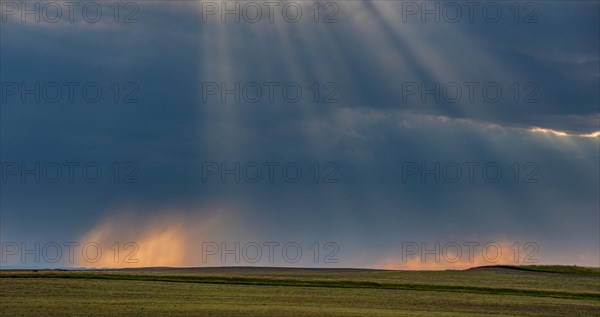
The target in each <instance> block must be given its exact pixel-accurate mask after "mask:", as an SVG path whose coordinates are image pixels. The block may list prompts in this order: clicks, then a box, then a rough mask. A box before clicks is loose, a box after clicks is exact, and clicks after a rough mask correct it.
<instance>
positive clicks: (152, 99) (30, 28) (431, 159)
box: [0, 0, 600, 269]
mask: <svg viewBox="0 0 600 317" xmlns="http://www.w3.org/2000/svg"><path fill="white" fill-rule="evenodd" d="M61 3H62V2H51V1H50V2H48V1H45V2H44V1H41V2H39V1H38V2H36V1H29V2H25V3H24V2H21V1H4V0H2V2H1V3H0V19H1V20H0V23H1V24H0V81H1V84H2V85H1V87H0V88H1V89H0V101H1V107H0V141H1V143H0V160H1V162H2V165H1V171H2V179H1V182H0V240H1V241H0V242H1V243H0V245H1V256H2V259H1V262H0V266H1V267H2V268H12V267H20V268H28V267H71V268H77V267H134V266H236V265H241V266H255V265H260V266H294V267H295V266H304V267H364V268H385V269H462V268H468V267H473V266H478V265H494V264H519V265H520V264H565V265H567V264H568V265H581V266H596V267H597V266H600V108H599V107H600V93H599V87H600V85H599V84H600V83H599V81H600V60H599V55H600V54H599V49H600V46H599V39H600V36H599V35H600V34H599V33H600V24H599V23H600V4H599V3H598V2H597V1H569V2H561V1H533V2H524V1H519V2H515V1H481V2H476V3H475V4H473V2H461V1H458V2H451V3H450V4H449V3H447V2H441V1H425V2H421V1H323V2H320V4H319V5H315V3H314V2H313V1H288V2H277V1H275V2H263V1H258V2H252V1H237V2H236V1H171V2H167V1H130V2H127V1H123V2H120V3H119V5H118V6H117V5H114V4H113V3H112V2H110V3H109V2H103V1H98V2H91V3H87V4H86V2H75V3H76V5H75V6H74V7H72V8H69V7H67V6H65V5H64V4H61ZM24 6H25V7H24Z"/></svg>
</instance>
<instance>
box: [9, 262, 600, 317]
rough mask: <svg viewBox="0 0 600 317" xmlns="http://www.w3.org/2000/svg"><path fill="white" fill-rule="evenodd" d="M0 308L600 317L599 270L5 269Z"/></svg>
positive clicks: (26, 312)
mask: <svg viewBox="0 0 600 317" xmlns="http://www.w3.org/2000/svg"><path fill="white" fill-rule="evenodd" d="M0 315H2V316H31V315H34V316H36V315H43V316H49V315H55V316H65V315H95V316H117V315H134V316H139V315H142V316H173V315H194V316H301V315H304V316H600V270H598V269H589V268H576V267H561V266H548V267H544V266H529V267H486V268H478V269H471V270H467V271H377V270H352V269H336V270H332V269H287V268H189V269H175V268H147V269H135V270H103V271H57V270H52V271H50V270H40V271H30V270H29V271H25V270H20V271H17V270H3V271H0Z"/></svg>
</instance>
